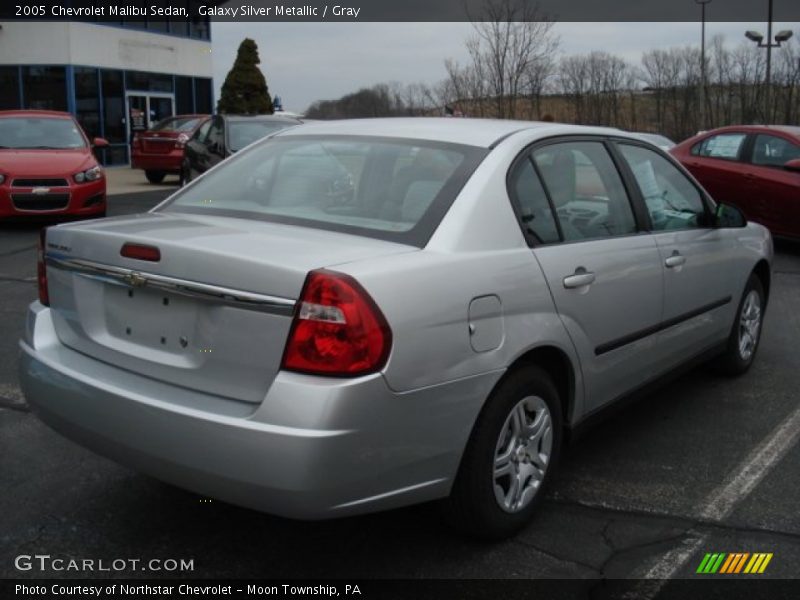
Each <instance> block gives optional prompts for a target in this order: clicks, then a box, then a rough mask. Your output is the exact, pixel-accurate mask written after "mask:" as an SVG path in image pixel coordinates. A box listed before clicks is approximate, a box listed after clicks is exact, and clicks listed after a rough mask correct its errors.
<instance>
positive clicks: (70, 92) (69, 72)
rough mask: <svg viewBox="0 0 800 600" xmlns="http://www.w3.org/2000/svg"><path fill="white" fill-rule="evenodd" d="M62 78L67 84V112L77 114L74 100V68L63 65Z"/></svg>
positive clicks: (75, 100) (76, 104) (76, 105)
mask: <svg viewBox="0 0 800 600" xmlns="http://www.w3.org/2000/svg"><path fill="white" fill-rule="evenodd" d="M65 67H66V69H65V72H64V76H65V78H66V83H67V112H69V113H72V114H73V115H75V114H77V113H78V103H77V99H76V98H75V66H74V65H65Z"/></svg>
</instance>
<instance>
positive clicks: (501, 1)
mask: <svg viewBox="0 0 800 600" xmlns="http://www.w3.org/2000/svg"><path fill="white" fill-rule="evenodd" d="M469 18H470V21H471V22H472V27H473V35H472V36H471V37H470V38H469V39H468V40H467V42H466V47H467V52H468V54H469V64H468V65H466V66H464V67H462V66H460V65H458V64H457V63H455V62H454V61H448V62H447V63H446V68H447V70H448V76H449V78H450V80H451V84H452V86H453V88H454V90H457V93H459V95H461V97H460V99H462V100H468V101H470V104H471V105H472V103H473V102H474V103H475V104H476V105H477V107H478V112H479V113H480V114H481V115H484V114H491V115H492V116H496V117H499V118H505V119H513V118H516V117H518V116H519V113H520V108H519V106H518V105H519V102H518V101H519V99H520V98H523V97H527V98H529V99H532V100H533V101H534V102H536V101H537V95H540V94H541V93H542V90H543V88H544V84H545V81H546V80H547V76H548V74H549V72H550V70H551V66H550V65H551V63H552V61H553V60H554V58H555V54H556V51H557V49H558V37H557V36H556V35H555V33H554V32H553V30H552V29H553V24H554V22H553V21H552V20H549V19H548V18H547V17H546V16H545V15H544V14H542V13H541V12H540V11H539V9H538V6H537V5H536V4H532V3H531V2H529V1H527V0H486V1H485V2H484V3H483V5H482V10H481V11H480V12H479V13H478V14H469ZM487 104H488V106H487Z"/></svg>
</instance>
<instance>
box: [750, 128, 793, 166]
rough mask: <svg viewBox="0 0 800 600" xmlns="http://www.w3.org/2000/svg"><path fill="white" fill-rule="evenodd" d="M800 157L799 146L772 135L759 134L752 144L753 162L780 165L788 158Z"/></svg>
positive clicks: (755, 163)
mask: <svg viewBox="0 0 800 600" xmlns="http://www.w3.org/2000/svg"><path fill="white" fill-rule="evenodd" d="M798 158H800V146H798V145H797V144H793V143H792V142H790V141H789V140H785V139H783V138H779V137H777V136H774V135H767V134H759V135H757V136H756V142H755V144H754V145H753V164H754V165H764V166H768V167H782V166H783V165H784V164H785V163H787V162H788V161H790V160H796V159H798Z"/></svg>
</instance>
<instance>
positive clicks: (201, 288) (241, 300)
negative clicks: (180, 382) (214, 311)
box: [46, 254, 295, 316]
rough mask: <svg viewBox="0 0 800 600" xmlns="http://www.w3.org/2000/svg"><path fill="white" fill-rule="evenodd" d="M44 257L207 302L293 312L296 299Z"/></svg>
mask: <svg viewBox="0 0 800 600" xmlns="http://www.w3.org/2000/svg"><path fill="white" fill-rule="evenodd" d="M46 261H47V264H48V265H49V266H51V267H54V268H56V269H61V270H63V271H71V272H73V273H77V274H79V275H83V276H85V277H89V278H91V279H96V280H98V281H103V282H105V283H110V284H113V285H122V286H125V287H148V288H152V289H157V290H164V291H167V292H172V293H174V294H180V295H182V296H188V297H191V298H195V299H198V300H204V301H207V302H215V303H218V304H225V305H228V306H235V307H236V308H243V309H246V310H254V311H258V312H265V313H271V314H276V315H286V316H290V315H292V314H293V313H294V306H295V301H294V300H291V299H289V298H282V297H279V296H268V295H265V294H257V293H255V292H246V291H243V290H234V289H231V288H226V287H221V286H217V285H211V284H207V283H199V282H196V281H188V280H186V279H178V278H176V277H168V276H166V275H157V274H155V273H147V272H143V271H136V270H134V269H126V268H124V267H114V266H111V265H104V264H101V263H96V262H93V261H90V260H83V259H78V258H65V257H62V256H56V255H53V254H48V255H47V256H46Z"/></svg>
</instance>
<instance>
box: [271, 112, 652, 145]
mask: <svg viewBox="0 0 800 600" xmlns="http://www.w3.org/2000/svg"><path fill="white" fill-rule="evenodd" d="M524 130H532V131H536V132H537V133H540V134H541V136H540V137H550V136H555V135H575V134H581V133H584V134H599V135H618V136H623V137H628V138H632V139H637V138H636V137H635V136H633V135H631V134H628V133H625V132H623V131H621V130H619V129H612V128H608V127H588V126H582V125H567V124H564V123H551V122H538V121H511V120H502V119H469V118H467V119H462V118H453V117H391V118H378V119H344V120H339V121H314V122H309V123H305V124H304V125H303V126H302V127H293V128H291V129H287V130H284V131H281V132H279V133H278V134H277V135H279V136H281V137H284V136H293V135H356V136H376V137H394V138H405V139H418V140H430V141H438V142H449V143H453V144H462V145H467V146H480V147H483V148H490V147H492V146H494V145H495V144H497V143H498V142H499V141H501V140H502V139H504V138H506V137H508V136H510V135H512V134H514V133H517V132H518V131H524Z"/></svg>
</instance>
